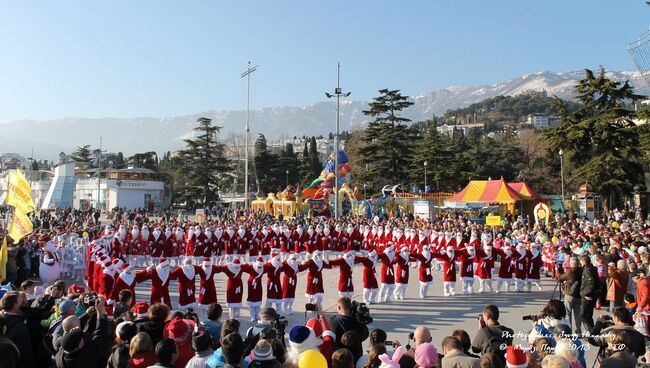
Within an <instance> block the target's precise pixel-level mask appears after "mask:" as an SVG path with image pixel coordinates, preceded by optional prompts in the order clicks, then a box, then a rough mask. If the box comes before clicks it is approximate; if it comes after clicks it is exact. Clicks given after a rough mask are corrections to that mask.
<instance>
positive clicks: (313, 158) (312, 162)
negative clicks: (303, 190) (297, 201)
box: [309, 137, 323, 180]
mask: <svg viewBox="0 0 650 368" xmlns="http://www.w3.org/2000/svg"><path fill="white" fill-rule="evenodd" d="M309 166H310V169H311V175H310V178H311V180H313V179H316V178H317V177H319V176H320V173H321V171H323V165H322V164H321V163H320V158H319V155H318V146H317V145H316V137H311V139H310V140H309Z"/></svg>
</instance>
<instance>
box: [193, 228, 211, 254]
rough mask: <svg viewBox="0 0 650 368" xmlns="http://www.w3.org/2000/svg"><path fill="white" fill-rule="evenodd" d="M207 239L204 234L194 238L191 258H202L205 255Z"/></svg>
mask: <svg viewBox="0 0 650 368" xmlns="http://www.w3.org/2000/svg"><path fill="white" fill-rule="evenodd" d="M207 239H208V238H207V236H206V235H205V234H204V233H201V234H199V236H196V235H195V236H194V249H193V250H192V256H194V257H203V256H204V255H205V249H206V245H207V244H206V241H207Z"/></svg>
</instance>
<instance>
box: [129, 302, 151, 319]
mask: <svg viewBox="0 0 650 368" xmlns="http://www.w3.org/2000/svg"><path fill="white" fill-rule="evenodd" d="M131 311H132V312H133V313H134V314H135V315H137V316H138V317H146V316H147V312H148V311H149V304H147V302H139V303H136V305H134V306H133V308H131Z"/></svg>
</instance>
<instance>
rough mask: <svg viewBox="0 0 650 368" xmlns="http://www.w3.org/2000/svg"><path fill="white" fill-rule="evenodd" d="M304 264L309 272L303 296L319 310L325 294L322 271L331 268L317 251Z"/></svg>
mask: <svg viewBox="0 0 650 368" xmlns="http://www.w3.org/2000/svg"><path fill="white" fill-rule="evenodd" d="M305 264H306V266H307V269H308V271H309V272H308V273H307V290H306V291H305V296H306V297H307V299H309V302H310V303H312V304H316V305H317V306H318V307H319V308H320V307H322V305H321V303H322V301H323V294H324V292H325V290H324V289H323V269H324V268H331V266H330V265H329V263H328V262H326V261H324V260H323V256H322V254H321V252H320V251H318V250H317V251H315V252H314V254H312V257H311V259H310V260H308V261H307V262H305Z"/></svg>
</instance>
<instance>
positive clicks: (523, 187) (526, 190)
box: [508, 182, 544, 199]
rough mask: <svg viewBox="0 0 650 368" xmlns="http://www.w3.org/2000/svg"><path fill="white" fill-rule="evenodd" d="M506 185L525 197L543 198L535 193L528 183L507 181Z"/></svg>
mask: <svg viewBox="0 0 650 368" xmlns="http://www.w3.org/2000/svg"><path fill="white" fill-rule="evenodd" d="M508 186H509V187H510V188H512V189H514V190H515V192H517V193H519V194H520V195H521V196H522V197H524V198H525V199H544V197H542V196H541V195H539V194H537V192H535V191H534V190H533V189H532V188H531V187H530V186H529V185H528V184H526V183H524V182H521V183H508Z"/></svg>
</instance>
